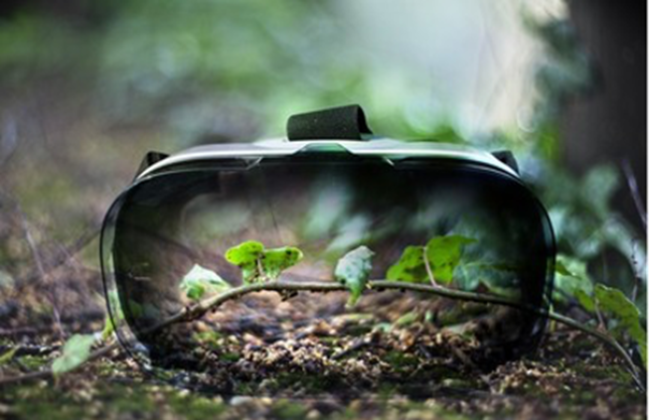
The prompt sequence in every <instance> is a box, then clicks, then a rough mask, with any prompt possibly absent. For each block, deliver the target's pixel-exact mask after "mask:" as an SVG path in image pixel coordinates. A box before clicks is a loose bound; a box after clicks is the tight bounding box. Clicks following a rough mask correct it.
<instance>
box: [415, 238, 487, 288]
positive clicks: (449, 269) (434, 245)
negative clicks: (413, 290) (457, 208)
mask: <svg viewBox="0 0 650 420" xmlns="http://www.w3.org/2000/svg"><path fill="white" fill-rule="evenodd" d="M474 242H476V239H472V238H468V237H466V236H461V235H449V236H436V237H433V238H431V240H430V241H429V242H428V243H427V245H426V255H427V259H428V260H429V264H430V266H431V271H432V272H433V277H435V280H436V281H437V282H440V283H445V284H449V283H451V282H452V281H453V280H454V270H455V269H456V267H457V266H458V264H459V263H460V257H461V256H462V254H463V247H464V246H465V245H467V244H471V243H474Z"/></svg>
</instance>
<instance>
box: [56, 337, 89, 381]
mask: <svg viewBox="0 0 650 420" xmlns="http://www.w3.org/2000/svg"><path fill="white" fill-rule="evenodd" d="M94 342H95V337H94V336H93V335H91V334H75V335H73V336H72V337H70V338H69V339H68V341H66V343H65V345H64V346H63V353H62V354H61V356H59V357H57V358H56V359H55V360H54V362H53V363H52V373H54V375H60V374H62V373H65V372H69V371H71V370H73V369H75V368H76V367H78V366H80V365H82V364H83V363H84V362H85V361H86V360H88V357H89V356H90V348H91V347H92V345H93V343H94Z"/></svg>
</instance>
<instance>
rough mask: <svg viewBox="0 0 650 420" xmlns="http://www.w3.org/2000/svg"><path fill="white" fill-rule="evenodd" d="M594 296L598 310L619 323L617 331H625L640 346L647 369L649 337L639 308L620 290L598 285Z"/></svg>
mask: <svg viewBox="0 0 650 420" xmlns="http://www.w3.org/2000/svg"><path fill="white" fill-rule="evenodd" d="M594 295H595V297H596V302H597V305H598V308H599V309H600V310H601V311H603V313H605V314H608V315H610V316H611V317H612V319H614V320H615V321H616V322H617V326H616V330H621V331H624V332H625V333H627V334H628V335H629V336H630V338H632V339H633V340H634V341H635V342H636V343H637V344H638V346H639V348H640V352H641V358H642V359H643V364H644V365H645V366H646V368H647V365H648V362H647V337H646V331H645V330H644V329H643V327H642V326H641V319H640V316H641V313H640V312H639V310H638V309H637V307H636V306H634V303H632V302H631V301H630V300H629V299H628V298H627V297H626V296H625V295H624V294H623V292H621V291H620V290H618V289H615V288H612V287H607V286H604V285H602V284H598V285H596V287H595V289H594Z"/></svg>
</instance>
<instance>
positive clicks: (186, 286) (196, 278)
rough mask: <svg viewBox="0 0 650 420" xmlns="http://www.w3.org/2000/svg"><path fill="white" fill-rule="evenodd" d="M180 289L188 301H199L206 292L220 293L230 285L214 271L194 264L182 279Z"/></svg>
mask: <svg viewBox="0 0 650 420" xmlns="http://www.w3.org/2000/svg"><path fill="white" fill-rule="evenodd" d="M180 288H181V290H183V291H184V292H185V295H186V296H187V297H188V298H189V299H191V300H199V299H201V298H202V297H203V295H205V293H206V292H216V293H220V292H223V291H226V290H228V289H230V288H231V285H230V283H228V282H227V281H225V280H224V279H222V278H221V276H219V275H218V274H217V273H215V272H214V271H212V270H208V269H207V268H204V267H201V266H200V265H198V264H195V265H194V267H192V269H191V270H190V271H189V272H188V273H187V274H186V275H185V277H183V280H182V281H181V284H180Z"/></svg>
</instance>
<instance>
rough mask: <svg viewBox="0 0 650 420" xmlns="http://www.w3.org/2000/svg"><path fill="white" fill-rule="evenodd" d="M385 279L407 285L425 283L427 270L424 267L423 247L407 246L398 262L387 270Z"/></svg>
mask: <svg viewBox="0 0 650 420" xmlns="http://www.w3.org/2000/svg"><path fill="white" fill-rule="evenodd" d="M386 279H388V280H394V281H406V282H409V283H419V282H423V281H425V280H426V279H427V270H426V267H425V265H424V247H422V246H415V245H409V246H407V247H406V248H405V249H404V252H403V253H402V256H401V257H400V259H399V261H397V263H395V264H393V265H392V266H391V267H390V268H389V269H388V272H387V273H386Z"/></svg>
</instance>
